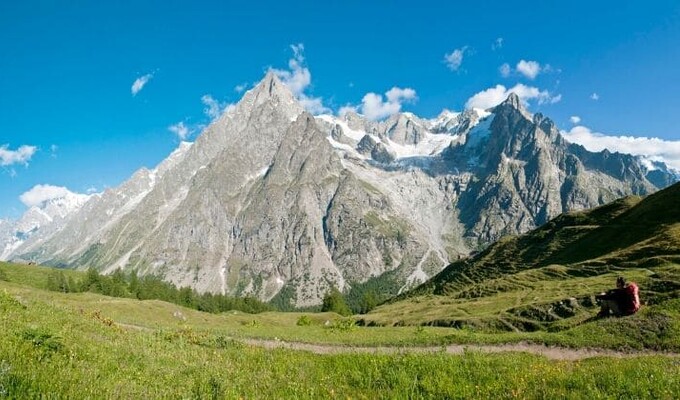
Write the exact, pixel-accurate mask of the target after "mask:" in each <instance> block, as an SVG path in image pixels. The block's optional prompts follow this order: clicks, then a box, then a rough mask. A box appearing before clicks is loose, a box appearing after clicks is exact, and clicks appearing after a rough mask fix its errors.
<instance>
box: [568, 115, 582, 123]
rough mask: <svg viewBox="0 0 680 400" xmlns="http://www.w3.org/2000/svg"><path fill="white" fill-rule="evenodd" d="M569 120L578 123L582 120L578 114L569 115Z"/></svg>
mask: <svg viewBox="0 0 680 400" xmlns="http://www.w3.org/2000/svg"><path fill="white" fill-rule="evenodd" d="M569 121H571V123H572V124H574V125H576V124H578V123H580V122H581V117H579V116H578V115H572V116H571V117H569Z"/></svg>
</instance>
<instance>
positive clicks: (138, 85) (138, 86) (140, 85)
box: [130, 74, 153, 96]
mask: <svg viewBox="0 0 680 400" xmlns="http://www.w3.org/2000/svg"><path fill="white" fill-rule="evenodd" d="M151 78H153V74H146V75H144V76H140V77H139V78H137V79H135V81H134V82H133V83H132V87H131V88H130V92H132V95H133V96H136V95H137V93H139V92H140V91H141V90H142V89H144V86H146V84H147V83H149V81H150V80H151Z"/></svg>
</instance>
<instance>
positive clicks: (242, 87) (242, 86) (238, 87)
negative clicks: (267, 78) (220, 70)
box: [234, 83, 248, 93]
mask: <svg viewBox="0 0 680 400" xmlns="http://www.w3.org/2000/svg"><path fill="white" fill-rule="evenodd" d="M247 87H248V84H247V83H241V84H240V85H236V86H235V87H234V91H236V93H241V92H243V91H244V90H246V88H247Z"/></svg>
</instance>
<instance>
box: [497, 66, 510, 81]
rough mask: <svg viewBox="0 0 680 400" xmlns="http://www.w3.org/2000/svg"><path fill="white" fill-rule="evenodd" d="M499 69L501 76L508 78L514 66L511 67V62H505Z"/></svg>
mask: <svg viewBox="0 0 680 400" xmlns="http://www.w3.org/2000/svg"><path fill="white" fill-rule="evenodd" d="M498 71H499V72H500V73H501V76H502V77H503V78H507V77H508V76H510V73H511V72H512V68H510V64H508V63H505V64H503V65H501V66H500V67H498Z"/></svg>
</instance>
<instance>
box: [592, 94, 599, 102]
mask: <svg viewBox="0 0 680 400" xmlns="http://www.w3.org/2000/svg"><path fill="white" fill-rule="evenodd" d="M590 99H591V100H595V101H598V100H600V95H598V94H597V93H594V92H593V94H591V95H590Z"/></svg>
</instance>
